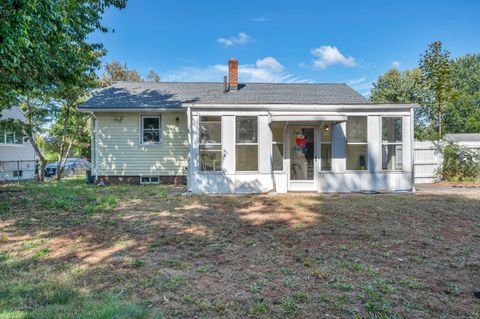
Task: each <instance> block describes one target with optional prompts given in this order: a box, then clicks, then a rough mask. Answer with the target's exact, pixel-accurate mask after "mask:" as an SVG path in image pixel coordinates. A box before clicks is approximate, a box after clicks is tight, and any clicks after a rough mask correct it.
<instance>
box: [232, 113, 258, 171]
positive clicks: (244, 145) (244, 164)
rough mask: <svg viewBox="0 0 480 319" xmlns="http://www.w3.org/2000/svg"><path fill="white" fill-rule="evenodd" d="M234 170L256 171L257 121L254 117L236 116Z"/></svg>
mask: <svg viewBox="0 0 480 319" xmlns="http://www.w3.org/2000/svg"><path fill="white" fill-rule="evenodd" d="M235 130H236V132H235V141H236V145H235V169H236V171H237V172H256V171H258V120H257V117H256V116H237V117H236V122H235Z"/></svg>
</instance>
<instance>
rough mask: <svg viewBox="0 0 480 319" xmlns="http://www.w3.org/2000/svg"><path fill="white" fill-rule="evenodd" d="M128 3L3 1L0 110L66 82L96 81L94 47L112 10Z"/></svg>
mask: <svg viewBox="0 0 480 319" xmlns="http://www.w3.org/2000/svg"><path fill="white" fill-rule="evenodd" d="M125 4H126V0H63V1H56V0H22V1H11V0H3V1H1V2H0V21H1V23H0V55H1V57H2V58H1V63H0V110H2V109H4V108H8V107H10V106H12V105H18V104H19V102H20V100H21V99H22V97H25V96H29V95H32V93H33V92H42V94H45V95H48V94H49V92H51V91H54V90H55V89H56V88H57V87H58V86H60V85H62V84H64V83H80V82H82V81H83V80H84V78H85V77H90V78H94V77H96V75H95V71H96V69H97V68H98V67H99V66H100V61H99V57H100V56H101V55H103V54H105V52H104V50H103V47H102V45H101V44H99V43H89V42H88V41H87V36H88V35H89V34H90V33H92V32H93V31H95V30H101V31H107V29H106V28H104V27H103V26H101V24H100V20H101V17H102V15H103V13H104V11H105V9H107V8H108V7H110V6H115V7H117V8H123V7H124V6H125Z"/></svg>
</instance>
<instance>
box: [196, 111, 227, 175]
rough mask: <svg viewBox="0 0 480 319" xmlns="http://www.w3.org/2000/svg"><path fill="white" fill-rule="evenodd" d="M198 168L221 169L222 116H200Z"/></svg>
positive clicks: (206, 169) (205, 169) (203, 169)
mask: <svg viewBox="0 0 480 319" xmlns="http://www.w3.org/2000/svg"><path fill="white" fill-rule="evenodd" d="M199 148H200V170H201V171H220V170H221V169H222V117H221V116H201V117H200V141H199Z"/></svg>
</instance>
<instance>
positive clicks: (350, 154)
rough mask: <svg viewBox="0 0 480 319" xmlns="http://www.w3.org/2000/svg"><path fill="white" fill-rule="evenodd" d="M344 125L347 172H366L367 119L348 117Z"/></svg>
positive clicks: (364, 117)
mask: <svg viewBox="0 0 480 319" xmlns="http://www.w3.org/2000/svg"><path fill="white" fill-rule="evenodd" d="M346 125H347V148H346V153H347V170H366V169H367V162H368V144H367V141H368V136H367V117H366V116H349V117H348V121H347V124H346Z"/></svg>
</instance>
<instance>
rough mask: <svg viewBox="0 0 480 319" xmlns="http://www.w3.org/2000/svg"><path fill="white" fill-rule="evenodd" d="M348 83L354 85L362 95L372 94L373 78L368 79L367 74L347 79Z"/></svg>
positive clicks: (353, 87)
mask: <svg viewBox="0 0 480 319" xmlns="http://www.w3.org/2000/svg"><path fill="white" fill-rule="evenodd" d="M347 84H348V85H349V86H351V87H352V89H354V90H355V91H357V92H359V93H360V94H361V95H363V96H365V97H369V96H370V91H371V89H372V88H373V80H372V81H369V80H367V77H366V76H362V77H360V78H357V79H352V80H350V81H347Z"/></svg>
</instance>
